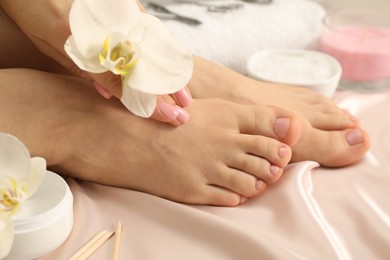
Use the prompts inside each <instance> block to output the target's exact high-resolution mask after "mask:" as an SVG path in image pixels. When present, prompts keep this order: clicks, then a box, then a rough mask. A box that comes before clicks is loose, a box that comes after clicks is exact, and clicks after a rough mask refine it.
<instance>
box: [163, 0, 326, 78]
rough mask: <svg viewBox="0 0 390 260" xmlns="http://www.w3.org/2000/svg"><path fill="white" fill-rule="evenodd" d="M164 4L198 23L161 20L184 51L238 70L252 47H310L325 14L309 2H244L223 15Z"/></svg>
mask: <svg viewBox="0 0 390 260" xmlns="http://www.w3.org/2000/svg"><path fill="white" fill-rule="evenodd" d="M242 3H243V2H242ZM167 8H168V9H169V10H171V11H174V12H176V13H179V14H181V15H186V16H190V17H194V18H196V19H199V20H200V21H201V22H202V24H201V25H199V26H191V25H187V24H185V23H181V22H178V21H175V20H165V21H164V23H165V24H166V26H167V27H168V29H169V30H170V31H171V33H172V34H173V35H175V36H176V37H177V38H178V39H179V40H180V41H181V42H182V43H183V44H184V45H185V46H186V47H187V49H188V50H189V51H191V52H192V53H193V54H196V55H198V56H201V57H204V58H206V59H209V60H212V61H215V62H218V63H221V64H223V65H225V66H227V67H230V68H232V69H234V70H236V71H238V72H241V73H246V62H247V59H248V58H249V56H250V55H251V54H253V53H254V52H256V51H259V50H266V49H286V48H287V49H313V48H316V44H317V40H318V37H319V35H320V33H321V31H322V28H323V26H322V21H323V18H324V16H325V10H324V8H323V7H322V6H321V5H319V4H318V3H315V2H313V1H309V0H274V1H273V2H272V4H267V5H260V4H254V3H245V4H244V6H243V7H242V8H238V9H234V10H229V11H227V12H225V13H215V12H208V11H207V8H206V7H204V6H199V5H195V4H186V3H185V4H183V3H180V4H171V5H168V6H167Z"/></svg>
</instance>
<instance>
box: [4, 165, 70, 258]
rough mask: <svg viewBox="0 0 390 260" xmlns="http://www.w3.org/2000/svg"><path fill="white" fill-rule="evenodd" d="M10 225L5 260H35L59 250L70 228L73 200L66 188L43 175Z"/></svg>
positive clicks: (52, 176)
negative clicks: (10, 239)
mask: <svg viewBox="0 0 390 260" xmlns="http://www.w3.org/2000/svg"><path fill="white" fill-rule="evenodd" d="M12 222H13V224H14V242H13V245H12V248H11V252H10V254H9V255H8V257H7V258H6V259H12V260H14V259H15V260H16V259H17V260H20V259H36V258H38V257H42V256H44V255H46V254H48V253H50V252H51V251H53V250H54V249H56V248H57V247H59V246H60V245H61V244H62V243H63V242H64V241H65V240H66V239H67V238H68V236H69V234H70V232H71V230H72V227H73V196H72V193H71V191H70V189H69V186H68V184H67V183H66V182H65V180H64V179H63V178H62V177H61V176H59V175H57V174H55V173H53V172H50V171H47V172H46V175H45V177H44V179H43V181H42V184H41V186H40V187H39V189H38V190H37V191H36V192H35V193H34V194H33V196H31V197H30V198H29V199H28V200H27V201H26V202H25V203H24V204H23V208H22V210H21V211H20V212H18V213H17V214H16V215H14V216H13V217H12Z"/></svg>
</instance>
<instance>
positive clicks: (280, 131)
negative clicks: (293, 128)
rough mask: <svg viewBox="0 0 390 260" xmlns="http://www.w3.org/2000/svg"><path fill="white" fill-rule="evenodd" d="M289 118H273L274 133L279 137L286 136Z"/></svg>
mask: <svg viewBox="0 0 390 260" xmlns="http://www.w3.org/2000/svg"><path fill="white" fill-rule="evenodd" d="M290 123H291V119H290V118H283V117H280V118H278V119H276V120H275V123H274V133H275V134H276V135H277V136H278V137H279V138H281V139H284V138H285V137H286V136H287V133H288V129H289V128H290Z"/></svg>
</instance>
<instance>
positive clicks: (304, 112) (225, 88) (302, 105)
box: [190, 58, 370, 167]
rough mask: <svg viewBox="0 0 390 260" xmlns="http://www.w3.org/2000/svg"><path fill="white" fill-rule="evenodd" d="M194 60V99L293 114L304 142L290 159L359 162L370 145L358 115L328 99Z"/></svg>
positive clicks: (325, 163)
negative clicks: (265, 107)
mask: <svg viewBox="0 0 390 260" xmlns="http://www.w3.org/2000/svg"><path fill="white" fill-rule="evenodd" d="M195 64H196V65H195V68H196V70H195V73H194V77H193V81H192V82H191V84H190V90H191V91H192V93H193V96H194V97H195V98H207V97H218V98H223V99H226V100H230V101H233V102H237V103H241V104H265V105H275V106H280V107H283V108H285V109H288V110H290V111H292V112H293V113H295V114H296V115H297V116H298V117H299V118H300V120H301V123H302V127H303V128H302V137H301V139H300V141H299V142H298V143H297V144H296V145H295V146H294V147H293V155H292V161H303V160H314V161H317V162H319V163H320V164H322V165H323V166H329V167H337V166H345V165H349V164H352V163H355V162H357V161H359V160H360V159H361V158H362V157H363V156H364V154H365V153H366V152H367V150H368V148H369V146H370V140H369V137H368V134H367V133H366V132H365V131H364V130H363V129H362V128H360V126H359V122H358V120H357V118H356V117H354V116H352V115H351V114H350V113H349V112H348V111H345V110H343V109H341V108H339V107H337V106H336V105H335V104H334V103H333V102H332V101H331V100H330V99H328V98H326V97H323V96H321V95H318V94H316V93H315V92H313V91H311V90H308V89H304V88H300V87H294V86H286V85H278V84H271V83H265V82H260V81H256V80H252V79H250V78H247V77H244V76H242V75H240V74H238V73H235V72H233V71H231V70H229V69H227V68H224V67H221V66H219V65H216V64H213V63H211V62H208V61H205V60H202V59H200V58H195ZM205 75H206V76H205Z"/></svg>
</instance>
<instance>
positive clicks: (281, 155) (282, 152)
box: [278, 146, 287, 158]
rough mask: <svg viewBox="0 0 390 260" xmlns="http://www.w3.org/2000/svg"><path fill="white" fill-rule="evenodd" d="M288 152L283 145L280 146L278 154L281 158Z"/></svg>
mask: <svg viewBox="0 0 390 260" xmlns="http://www.w3.org/2000/svg"><path fill="white" fill-rule="evenodd" d="M286 153H287V148H286V146H282V147H280V148H279V150H278V155H279V157H280V158H283V157H284V156H285V155H286Z"/></svg>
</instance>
